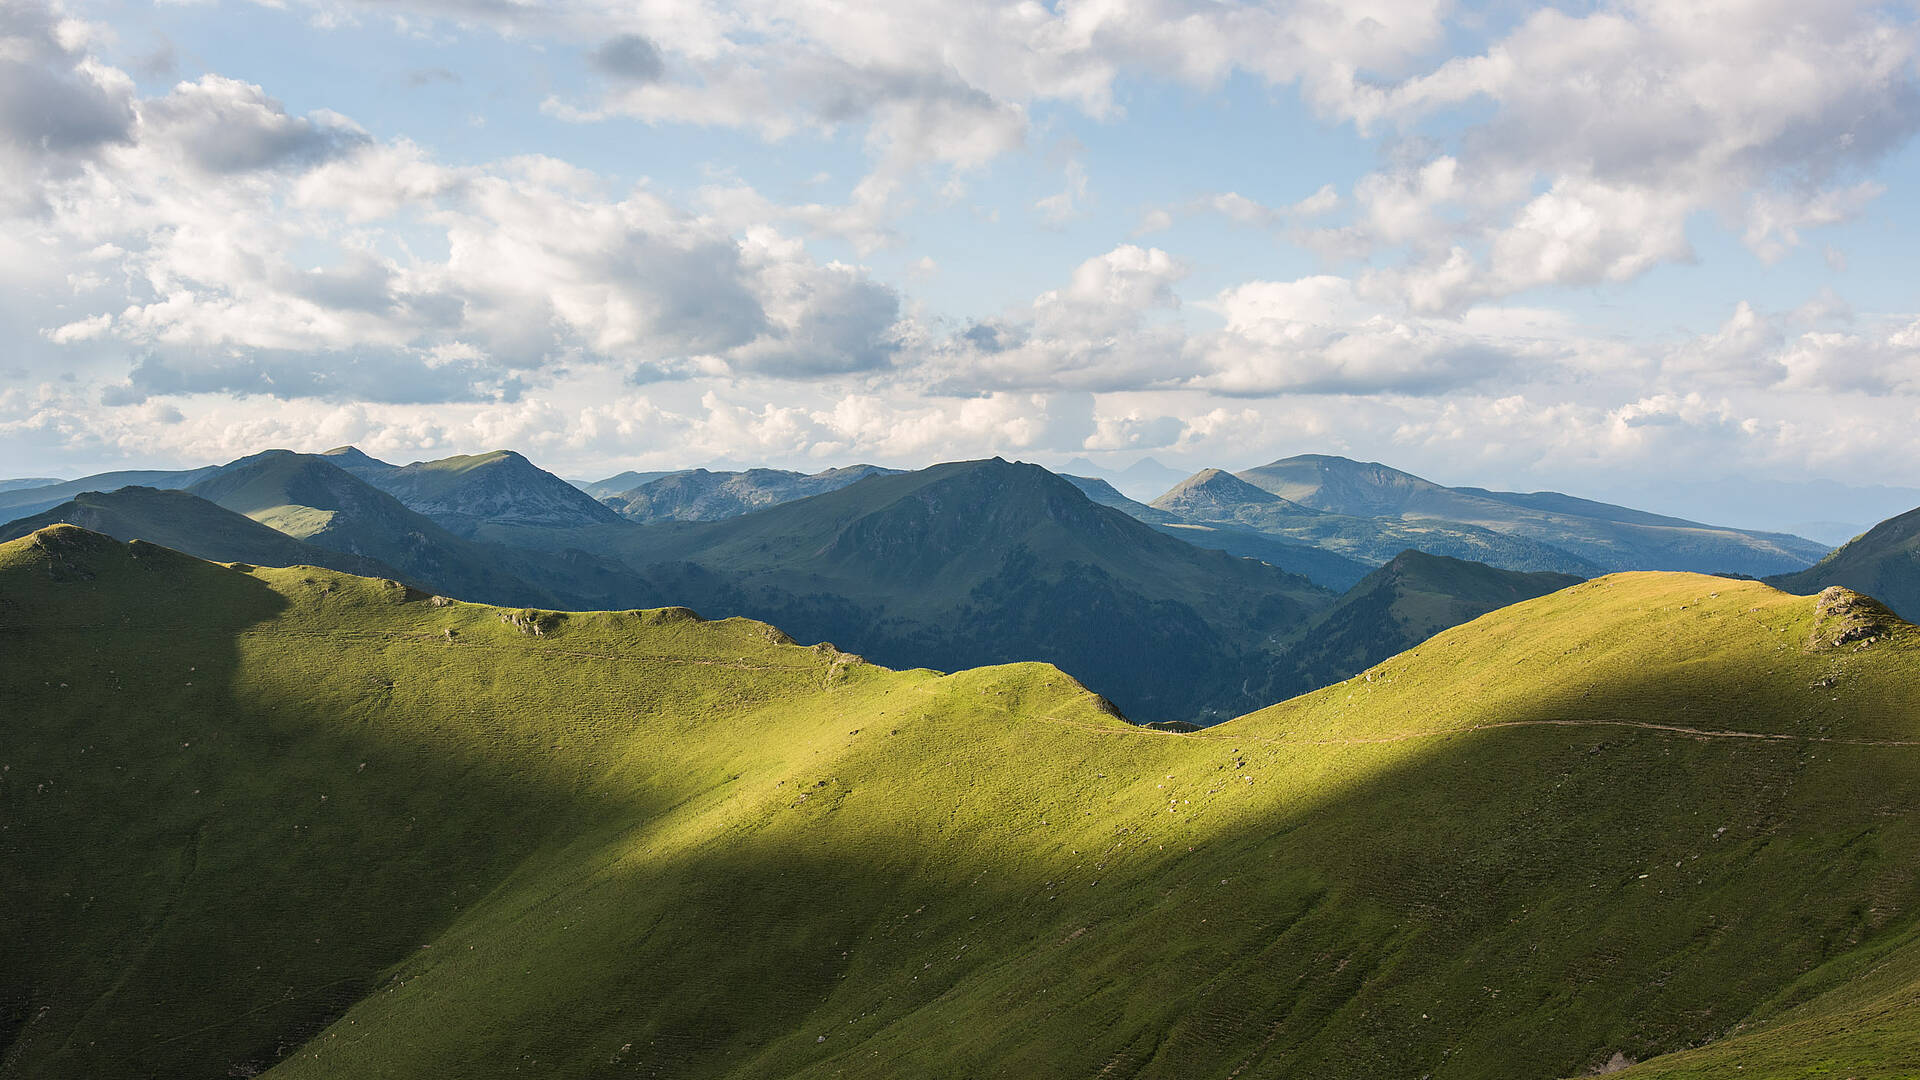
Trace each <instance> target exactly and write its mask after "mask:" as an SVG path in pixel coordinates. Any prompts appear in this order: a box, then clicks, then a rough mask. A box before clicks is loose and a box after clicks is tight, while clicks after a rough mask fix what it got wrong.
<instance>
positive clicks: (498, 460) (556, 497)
mask: <svg viewBox="0 0 1920 1080" xmlns="http://www.w3.org/2000/svg"><path fill="white" fill-rule="evenodd" d="M322 456H325V457H327V458H328V459H329V460H332V461H333V462H334V463H335V464H337V465H339V466H340V467H341V468H342V469H344V470H345V471H347V472H348V473H351V474H353V475H354V476H357V477H359V478H360V479H361V480H364V481H366V482H367V483H369V484H371V485H373V486H374V487H376V488H379V489H380V490H381V491H384V492H386V493H387V494H389V495H392V496H393V497H394V498H396V499H399V500H400V501H401V502H402V503H404V504H405V505H406V506H407V508H408V509H410V510H414V511H416V512H418V513H422V514H425V515H426V516H428V517H430V518H432V519H433V520H434V521H435V522H437V523H438V524H440V525H441V526H443V527H445V528H447V529H451V530H452V531H454V532H456V533H458V534H460V535H462V536H468V537H471V536H473V535H474V534H475V533H477V532H478V531H479V530H480V529H481V528H482V527H484V526H488V525H534V526H541V527H545V528H572V527H575V526H580V525H593V524H603V523H606V522H610V521H617V520H619V516H618V515H617V514H615V513H614V512H613V511H612V510H609V509H607V507H605V506H603V505H601V504H600V503H599V502H598V501H597V500H595V499H594V498H593V496H591V495H588V494H587V493H586V492H584V491H581V490H580V489H579V488H577V487H574V486H573V485H572V484H569V483H567V482H566V481H565V480H562V479H560V478H559V477H557V476H555V475H553V474H552V473H550V472H547V471H546V470H545V469H542V468H540V467H538V466H536V465H534V464H533V462H531V461H528V460H527V459H526V458H524V457H522V456H521V455H519V454H517V453H514V452H513V451H511V450H496V451H494V452H492V453H490V454H470V455H463V456H459V457H450V458H442V459H440V460H438V461H416V462H414V463H413V464H411V465H405V466H394V465H389V464H388V463H386V462H384V461H380V460H378V459H377V458H372V457H368V456H367V455H366V454H363V453H361V452H360V451H359V450H356V449H354V448H353V447H351V446H343V447H340V448H338V449H335V450H329V451H327V453H326V454H325V455H322Z"/></svg>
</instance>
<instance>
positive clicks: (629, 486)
mask: <svg viewBox="0 0 1920 1080" xmlns="http://www.w3.org/2000/svg"><path fill="white" fill-rule="evenodd" d="M682 471H684V470H681V469H667V470H664V471H662V472H634V471H632V470H631V469H629V470H628V471H626V472H623V473H620V474H619V475H617V476H609V477H607V478H606V479H605V480H586V481H581V482H578V483H575V484H574V485H573V486H574V487H577V488H579V489H580V490H581V491H584V492H586V493H587V494H589V495H591V496H593V497H594V498H596V499H607V498H611V497H612V496H615V495H618V494H620V493H621V492H623V491H632V490H633V489H634V488H637V487H639V486H640V485H642V484H646V483H651V482H652V481H655V480H658V479H660V478H661V477H663V476H672V475H673V474H674V473H676V472H682Z"/></svg>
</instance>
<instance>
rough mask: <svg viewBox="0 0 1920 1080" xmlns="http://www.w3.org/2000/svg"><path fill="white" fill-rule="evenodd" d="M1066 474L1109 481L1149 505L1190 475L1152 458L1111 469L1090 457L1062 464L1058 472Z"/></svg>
mask: <svg viewBox="0 0 1920 1080" xmlns="http://www.w3.org/2000/svg"><path fill="white" fill-rule="evenodd" d="M1058 471H1059V472H1061V473H1062V474H1065V473H1072V474H1073V475H1075V476H1085V477H1090V478H1093V479H1096V480H1105V481H1107V482H1108V483H1109V484H1112V485H1113V486H1114V487H1115V488H1117V489H1119V491H1120V492H1121V493H1122V494H1124V495H1126V496H1127V497H1128V498H1130V499H1138V500H1141V501H1142V502H1145V501H1146V500H1148V499H1151V498H1153V497H1154V496H1156V495H1158V494H1160V493H1161V492H1163V491H1165V490H1167V488H1169V487H1172V486H1173V485H1174V484H1177V483H1179V482H1180V480H1181V478H1182V477H1184V476H1186V475H1187V474H1186V473H1184V472H1181V471H1180V470H1179V469H1170V468H1168V467H1167V466H1165V465H1162V464H1161V463H1160V462H1159V461H1158V460H1156V459H1154V458H1151V457H1144V458H1141V459H1140V460H1139V461H1136V462H1134V463H1133V464H1131V465H1129V466H1127V467H1126V468H1124V469H1108V468H1102V467H1101V466H1099V465H1095V464H1094V463H1093V462H1091V461H1088V460H1087V459H1086V458H1083V457H1077V458H1074V459H1073V460H1072V461H1069V462H1067V463H1066V464H1065V465H1062V466H1061V467H1060V469H1059V470H1058Z"/></svg>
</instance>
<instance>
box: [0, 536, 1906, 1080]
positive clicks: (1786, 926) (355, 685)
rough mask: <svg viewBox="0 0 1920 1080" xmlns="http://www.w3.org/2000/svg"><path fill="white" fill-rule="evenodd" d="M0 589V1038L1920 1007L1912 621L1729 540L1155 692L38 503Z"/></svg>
mask: <svg viewBox="0 0 1920 1080" xmlns="http://www.w3.org/2000/svg"><path fill="white" fill-rule="evenodd" d="M1716 594H1717V595H1716ZM448 631H452V636H451V637H449V635H448ZM0 635H3V636H4V639H5V641H6V643H7V648H8V652H7V655H8V657H9V660H10V662H9V663H8V664H7V665H6V666H5V667H4V668H0V699H4V700H6V701H7V702H9V703H10V704H13V705H15V706H17V707H15V708H12V709H9V710H8V712H7V715H8V717H9V720H8V721H7V723H8V728H7V739H6V749H5V758H6V761H5V762H4V764H5V765H6V770H5V772H4V773H0V777H4V779H3V780H0V809H3V810H4V814H5V819H4V822H0V824H4V825H5V826H6V828H5V829H4V830H3V831H0V904H4V906H5V909H6V910H8V911H10V912H21V913H24V914H23V915H21V916H19V917H16V918H13V919H10V920H8V921H6V922H5V923H0V952H4V954H5V955H7V956H8V957H9V963H8V964H7V965H5V967H4V969H3V970H0V995H4V996H3V997H0V1000H3V1001H4V1002H5V1005H6V1014H5V1016H6V1018H7V1025H8V1026H7V1027H0V1042H3V1043H4V1046H5V1049H4V1050H0V1075H19V1076H38V1075H55V1074H63V1075H95V1076H117V1075H128V1076H132V1075H151V1074H165V1075H224V1074H228V1073H230V1072H232V1071H234V1070H239V1071H241V1072H244V1071H246V1070H250V1069H255V1068H260V1067H264V1066H268V1065H274V1063H275V1062H278V1064H277V1066H275V1068H274V1069H273V1073H272V1074H273V1075H274V1076H282V1077H302V1076H343V1075H353V1076H369V1077H373V1076H422V1075H446V1076H492V1075H508V1074H534V1075H550V1076H582V1077H585V1076H675V1077H701V1076H729V1077H777V1076H823V1077H824V1076H834V1075H845V1076H874V1077H881V1076H961V1075H969V1076H1006V1077H1030V1076H1043V1075H1045V1076H1096V1075H1105V1076H1134V1077H1193V1076H1220V1077H1226V1076H1232V1075H1238V1076H1302V1077H1305V1076H1312V1077H1375V1076H1422V1075H1431V1076H1434V1077H1482V1076H1484V1077H1528V1076H1534V1077H1556V1076H1571V1075H1574V1074H1578V1073H1581V1072H1583V1071H1585V1070H1587V1069H1589V1068H1593V1067H1597V1066H1600V1065H1603V1064H1605V1063H1606V1062H1608V1061H1609V1060H1611V1059H1612V1058H1613V1056H1614V1055H1615V1054H1622V1055H1624V1056H1625V1057H1627V1058H1632V1059H1646V1058H1649V1057H1652V1056H1654V1055H1656V1054H1659V1053H1663V1052H1669V1051H1676V1050H1682V1049H1685V1048H1687V1047H1689V1046H1692V1045H1694V1044H1698V1043H1702V1042H1704V1041H1707V1040H1713V1041H1712V1042H1711V1044H1710V1045H1708V1046H1707V1047H1706V1049H1705V1050H1704V1051H1702V1052H1704V1053H1706V1054H1708V1055H1712V1054H1716V1053H1719V1054H1726V1053H1732V1052H1735V1051H1738V1052H1740V1053H1743V1054H1749V1056H1748V1057H1744V1058H1742V1059H1740V1061H1741V1063H1749V1062H1751V1063H1750V1064H1748V1068H1747V1069H1745V1070H1741V1071H1739V1072H1738V1073H1737V1075H1740V1076H1743V1077H1747V1076H1755V1075H1760V1076H1767V1075H1773V1076H1790V1075H1804V1071H1795V1069H1797V1068H1798V1067H1799V1066H1797V1065H1795V1064H1794V1063H1793V1061H1792V1060H1791V1059H1789V1058H1776V1059H1764V1058H1763V1056H1761V1055H1763V1054H1764V1053H1766V1052H1768V1051H1767V1048H1768V1046H1769V1045H1774V1044H1768V1043H1766V1042H1765V1041H1764V1040H1766V1039H1767V1038H1770V1037H1771V1038H1775V1039H1776V1041H1777V1040H1778V1039H1779V1038H1780V1036H1779V1034H1778V1033H1779V1032H1784V1031H1788V1030H1789V1029H1788V1027H1787V1026H1785V1025H1789V1024H1793V1023H1814V1024H1826V1025H1827V1029H1823V1030H1827V1031H1828V1034H1829V1035H1830V1036H1832V1037H1834V1038H1842V1039H1844V1038H1850V1037H1852V1033H1848V1034H1847V1035H1845V1036H1835V1035H1833V1032H1834V1031H1837V1029H1838V1028H1839V1027H1840V1026H1846V1025H1853V1024H1854V1023H1855V1021H1854V1020H1853V1019H1851V1018H1852V1017H1856V1016H1858V1015H1862V1012H1861V1010H1867V1011H1872V1010H1875V1009H1884V1008H1886V1007H1888V1003H1892V1006H1893V1007H1895V1008H1897V1009H1898V1010H1901V1011H1897V1012H1895V1013H1893V1014H1891V1019H1887V1018H1886V1016H1884V1015H1883V1017H1882V1019H1883V1020H1885V1021H1886V1023H1887V1024H1894V1025H1896V1026H1897V1023H1898V1022H1900V1021H1905V1020H1911V1019H1913V1018H1914V1017H1915V1012H1914V1010H1913V1009H1912V1007H1911V1006H1912V1002H1911V1000H1910V995H1909V997H1907V998H1902V997H1901V996H1900V995H1901V993H1902V990H1901V988H1902V987H1903V986H1910V985H1911V983H1902V982H1901V981H1900V980H1901V979H1902V978H1904V977H1906V976H1905V975H1903V973H1910V972H1912V971H1913V970H1914V962H1915V957H1916V955H1917V954H1916V953H1915V952H1914V946H1913V944H1912V942H1913V936H1914V933H1915V929H1914V928H1915V921H1914V913H1915V912H1916V910H1920V908H1917V907H1916V904H1917V903H1920V857H1917V856H1916V855H1915V852H1916V851H1920V843H1916V841H1920V835H1916V832H1917V831H1920V830H1916V825H1917V824H1920V823H1917V822H1916V821H1915V820H1914V811H1913V809H1912V808H1913V807H1914V806H1916V805H1920V746H1914V745H1910V744H1911V743H1914V742H1920V718H1916V716H1915V711H1914V707H1913V705H1912V702H1914V701H1915V700H1916V691H1920V655H1917V654H1916V642H1915V641H1914V631H1913V630H1912V629H1911V628H1908V627H1906V626H1905V625H1904V624H1899V623H1897V622H1894V621H1892V620H1890V619H1887V618H1885V617H1884V616H1882V615H1881V614H1879V613H1877V612H1875V611H1874V610H1873V609H1872V608H1871V607H1867V606H1861V605H1856V606H1852V607H1848V606H1847V605H1845V604H1840V605H1835V604H1833V603H1831V602H1829V603H1827V604H1826V605H1825V607H1824V610H1822V609H1821V608H1820V607H1819V606H1818V605H1817V604H1816V601H1814V600H1811V599H1805V598H1796V597H1790V596H1786V595H1783V594H1780V593H1776V592H1774V591H1772V590H1771V589H1768V588H1766V587H1764V586H1760V585H1757V584H1753V583H1744V582H1732V581H1724V580H1720V579H1713V578H1701V577H1694V576H1689V575H1668V574H1644V575H1622V576H1617V577H1612V578H1606V579H1601V580H1600V581H1597V582H1593V583H1588V584H1586V585H1581V586H1578V587H1575V588H1573V589H1569V590H1565V591H1562V592H1560V593H1556V594H1553V595H1551V596H1548V597H1544V598H1542V599H1539V600H1535V601H1531V602H1528V603H1526V604H1523V605H1520V606H1518V607H1516V608H1511V609H1507V610H1504V611H1501V612H1497V613H1495V614H1493V615H1490V616H1487V617H1485V618H1482V619H1479V620H1476V621H1475V622H1473V623H1470V624H1468V625H1466V626H1463V627H1459V628H1456V629H1454V630H1451V631H1448V632H1446V633H1443V634H1441V635H1440V636H1439V637H1437V638H1435V639H1434V640H1433V641H1430V642H1428V643H1427V644H1425V645H1423V646H1421V647H1420V648H1418V649H1415V650H1413V651H1412V652H1410V653H1408V654H1405V655H1403V656H1400V657H1397V658H1394V659H1392V660H1389V661H1387V662H1385V663H1384V664H1381V665H1379V666H1377V667H1376V668H1374V669H1372V670H1370V671H1369V672H1368V673H1366V674H1365V675H1362V676H1360V677H1357V678H1356V679H1354V680H1351V681H1349V682H1347V683H1343V684H1341V685H1339V686H1335V687H1331V688H1329V689H1328V690H1326V691H1323V692H1321V693H1318V694H1314V695H1310V696H1308V697H1305V698H1301V699H1298V700H1295V701H1292V702H1288V703H1285V704H1282V705H1279V706H1276V707H1274V708H1272V709H1269V710H1264V711H1263V712H1261V713H1258V714H1254V715H1252V716H1249V717H1245V718H1242V719H1240V720H1237V721H1234V722H1233V723H1231V724H1229V725H1226V726H1224V727H1221V728H1216V729H1212V730H1209V731H1207V732H1205V733H1202V734H1199V735H1192V736H1176V735H1167V734H1161V733H1156V732H1148V731H1142V730H1140V729H1136V728H1131V727H1128V726H1126V725H1124V724H1122V723H1120V722H1118V721H1116V720H1114V719H1113V718H1112V717H1110V716H1108V715H1107V714H1106V713H1105V712H1104V711H1103V709H1102V703H1101V702H1100V700H1099V699H1098V698H1096V697H1095V696H1094V695H1092V694H1089V693H1087V692H1086V691H1085V690H1083V689H1082V688H1081V687H1079V686H1078V685H1077V684H1075V683H1073V682H1072V681H1071V680H1069V679H1067V678H1065V677H1064V676H1062V675H1060V674H1059V673H1058V672H1057V671H1055V670H1053V669H1051V668H1048V667H1045V666H1043V665H1031V664H1028V665H1013V666H1009V667H1002V668H992V669H983V670H977V671H969V672H961V673H958V674H954V675H950V676H938V675H936V674H934V673H931V672H925V671H907V672H890V671H886V670H884V669H880V668H876V667H873V666H871V665H866V664H862V663H859V662H856V661H853V660H852V659H850V658H848V657H846V656H845V655H843V654H835V653H832V652H830V651H827V650H816V649H809V648H803V647H800V646H795V645H791V644H786V643H784V639H783V638H782V637H781V636H780V635H779V634H778V633H777V632H776V631H772V630H771V629H770V628H767V627H765V626H762V625H760V624H756V623H749V622H744V621H740V620H728V621H726V622H720V623H703V622H698V621H695V620H693V619H691V618H689V617H687V616H686V615H685V613H682V612H677V611H674V610H671V609H669V610H666V611H655V612H626V613H601V614H589V615H566V616H559V615H554V614H552V613H544V612H526V611H516V610H503V609H494V608H487V607H482V606H478V605H464V604H457V605H448V606H435V605H434V604H433V603H431V602H430V601H428V600H427V599H426V598H425V597H422V596H420V595H419V594H415V593H409V592H407V591H406V590H404V589H402V588H399V587H391V586H387V585H384V584H382V583H379V582H373V581H367V580H364V579H355V578H349V577H345V576H343V575H338V574H333V573H331V572H327V571H318V570H308V569H293V570H281V571H267V570H256V571H250V572H242V571H239V570H233V569H228V568H224V567H218V566H213V565H210V564H205V563H199V562H196V561H194V560H190V559H186V558H185V557H182V556H177V555H174V554H172V553H170V552H166V551H164V550H163V549H159V548H155V547H152V546H151V545H120V544H117V543H113V542H111V541H107V540H105V539H104V538H99V537H95V536H92V535H91V534H86V533H83V532H80V531H79V530H72V529H63V530H54V531H49V532H43V533H41V534H38V536H37V537H35V538H32V539H28V540H22V541H16V542H14V543H12V544H8V545H4V546H0ZM16 657H17V658H19V661H18V662H17V663H16V662H12V661H13V660H14V658H16ZM62 684H65V685H62ZM1675 728H1684V729H1688V730H1687V731H1676V730H1673V729H1675ZM1689 732H1691V733H1689ZM1702 733H1713V734H1702ZM83 750H84V752H83ZM322 796H324V798H322ZM1856 976H1858V977H1856ZM1823 1018H1824V1019H1823ZM1754 1021H1759V1023H1760V1026H1756V1027H1752V1028H1751V1029H1750V1030H1745V1031H1744V1032H1743V1030H1742V1029H1743V1025H1747V1024H1750V1023H1752V1022H1754ZM1914 1026H1915V1025H1912V1024H1908V1025H1907V1027H1909V1028H1911V1027H1914ZM1858 1030H1859V1029H1858V1027H1857V1026H1855V1028H1854V1031H1855V1032H1857V1031H1858ZM1730 1036H1731V1037H1730ZM1794 1045H1798V1044H1797V1043H1796V1044H1794ZM1833 1045H1834V1046H1836V1047H1840V1048H1841V1049H1844V1048H1845V1044H1844V1043H1843V1042H1835V1043H1833ZM1746 1047H1756V1048H1755V1049H1751V1050H1748V1049H1743V1048H1746ZM1840 1052H1841V1050H1838V1049H1837V1050H1835V1051H1834V1054H1835V1055H1838V1054H1839V1053H1840ZM1688 1060H1691V1059H1686V1058H1674V1059H1668V1060H1666V1061H1654V1062H1649V1064H1648V1065H1646V1066H1642V1068H1643V1069H1655V1068H1656V1067H1657V1068H1665V1067H1667V1065H1668V1063H1669V1061H1671V1062H1674V1063H1679V1064H1675V1066H1674V1067H1675V1068H1694V1066H1692V1065H1686V1064H1685V1062H1687V1061H1688ZM1703 1060H1707V1061H1708V1063H1707V1064H1706V1065H1701V1066H1699V1067H1698V1068H1696V1069H1695V1071H1694V1072H1669V1073H1665V1074H1662V1073H1658V1072H1657V1071H1656V1072H1652V1073H1649V1075H1735V1073H1733V1072H1725V1071H1723V1072H1716V1071H1714V1070H1715V1069H1719V1068H1721V1067H1722V1066H1719V1065H1716V1064H1714V1063H1713V1061H1712V1060H1711V1059H1703ZM1729 1060H1730V1059H1729ZM1765 1060H1774V1061H1776V1064H1775V1065H1773V1066H1768V1067H1766V1068H1762V1067H1760V1066H1761V1065H1762V1064H1763V1063H1764V1061H1765ZM1834 1060H1840V1059H1839V1058H1838V1057H1837V1056H1836V1057H1835V1058H1834ZM1871 1063H1872V1067H1871V1068H1860V1069H1856V1070H1854V1071H1850V1072H1847V1073H1842V1074H1840V1075H1858V1076H1871V1075H1886V1076H1891V1075H1904V1074H1907V1073H1911V1072H1912V1071H1913V1070H1915V1069H1916V1068H1920V1057H1916V1055H1915V1050H1914V1047H1913V1046H1912V1045H1911V1042H1910V1041H1909V1042H1900V1041H1897V1040H1893V1039H1891V1038H1889V1039H1887V1040H1882V1041H1881V1042H1880V1043H1878V1044H1876V1045H1875V1047H1874V1048H1873V1050H1872V1056H1871ZM1767 1068H1771V1069H1772V1070H1773V1071H1771V1072H1769V1071H1767Z"/></svg>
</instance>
